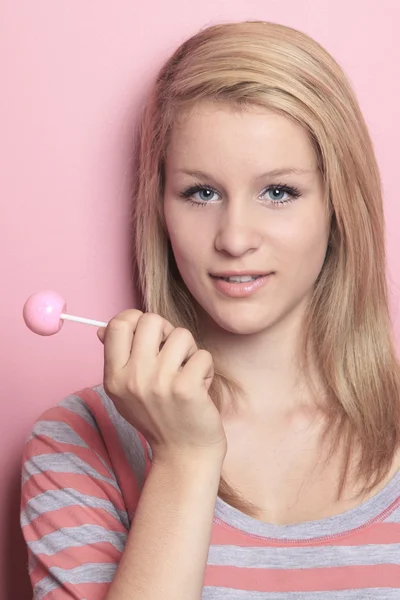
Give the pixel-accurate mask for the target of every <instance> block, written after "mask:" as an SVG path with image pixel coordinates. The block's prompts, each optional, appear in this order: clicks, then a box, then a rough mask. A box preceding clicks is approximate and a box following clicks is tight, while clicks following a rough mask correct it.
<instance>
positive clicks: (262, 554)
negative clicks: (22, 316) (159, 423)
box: [21, 385, 400, 600]
mask: <svg viewBox="0 0 400 600" xmlns="http://www.w3.org/2000/svg"><path fill="white" fill-rule="evenodd" d="M150 468H151V449H150V446H149V445H148V443H147V442H146V440H145V439H144V437H143V436H142V435H141V434H140V433H139V432H138V431H137V430H136V429H134V428H133V427H132V426H131V425H130V424H129V423H127V422H126V421H125V420H124V419H123V418H122V417H121V416H120V414H119V413H118V412H117V410H116V409H115V407H114V404H113V403H112V401H111V400H110V398H109V397H108V396H107V395H106V393H105V392H104V388H103V386H102V385H99V386H95V387H88V388H85V389H83V390H81V391H79V392H77V393H76V394H71V395H70V396H68V397H66V398H64V399H63V400H62V401H61V402H60V403H59V404H58V405H57V406H55V407H54V408H50V409H49V410H47V411H45V412H44V413H43V415H42V416H41V417H40V419H39V420H38V421H37V422H36V424H35V426H34V428H33V431H32V433H31V435H30V436H29V438H28V440H27V442H26V446H25V450H24V457H23V469H22V497H21V527H22V532H23V535H24V538H25V541H26V543H27V547H28V554H29V574H30V578H31V582H32V585H33V588H34V598H35V599H36V600H42V599H45V600H67V599H68V600H71V599H74V600H78V599H79V600H84V599H86V600H100V599H101V598H104V597H105V595H106V592H107V589H108V587H109V585H110V582H111V581H112V580H113V577H114V574H115V571H116V569H117V565H118V562H119V560H120V558H121V555H122V552H123V550H124V545H125V542H126V539H127V535H128V531H129V528H130V524H131V522H132V518H133V517H134V513H135V508H136V506H137V503H138V499H139V497H140V492H141V489H142V487H143V484H144V481H145V479H146V476H147V474H148V472H149V469H150ZM202 599H203V600H222V599H224V600H227V599H231V600H244V599H246V600H369V599H370V600H372V599H373V600H400V472H398V473H397V475H395V477H394V478H393V479H392V480H391V481H390V482H389V483H388V484H387V485H386V486H385V487H384V488H383V489H382V490H381V491H380V492H379V493H377V494H376V495H375V496H374V497H372V498H370V499H368V500H366V501H365V502H364V503H362V504H361V505H360V506H358V507H356V508H353V509H351V510H348V511H346V512H344V513H342V514H340V515H337V516H333V517H330V518H325V519H321V520H317V521H311V522H308V523H300V524H296V525H272V524H268V523H264V522H261V521H258V520H256V519H254V518H252V517H250V516H248V515H246V514H244V513H242V512H240V511H239V510H237V509H235V508H233V507H232V506H230V505H229V504H227V503H226V502H224V501H223V500H222V499H221V498H219V497H217V499H216V506H215V515H214V520H213V526H212V537H211V543H210V548H209V554H208V560H207V567H206V573H205V579H204V587H203V595H202Z"/></svg>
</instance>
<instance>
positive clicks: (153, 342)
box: [129, 313, 175, 365]
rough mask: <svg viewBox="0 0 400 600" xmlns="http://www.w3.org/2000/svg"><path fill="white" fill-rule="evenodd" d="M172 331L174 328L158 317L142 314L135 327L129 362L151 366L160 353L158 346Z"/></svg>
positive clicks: (153, 314)
mask: <svg viewBox="0 0 400 600" xmlns="http://www.w3.org/2000/svg"><path fill="white" fill-rule="evenodd" d="M174 329H175V328H174V326H173V325H172V324H171V323H170V322H169V321H167V319H164V318H163V317H161V316H160V315H158V314H156V313H144V314H143V315H142V316H141V317H140V319H139V321H138V323H137V326H136V330H135V336H134V340H133V344H132V351H131V356H130V359H129V362H130V363H131V364H139V361H140V362H141V363H142V364H145V365H146V364H152V363H153V362H154V359H155V358H156V357H157V356H158V354H159V352H160V345H161V344H162V343H164V342H165V341H166V340H167V338H168V336H169V335H170V334H171V333H172V331H173V330H174Z"/></svg>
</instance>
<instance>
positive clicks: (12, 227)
mask: <svg viewBox="0 0 400 600" xmlns="http://www.w3.org/2000/svg"><path fill="white" fill-rule="evenodd" d="M245 19H263V20H270V21H276V22H280V23H283V24H286V25H290V26H293V27H296V28H298V29H301V30H303V31H305V32H306V33H308V34H310V35H311V36H312V37H314V38H315V39H316V40H318V41H319V42H321V43H322V44H323V45H324V46H325V47H326V48H327V49H328V50H329V51H330V52H331V53H332V54H333V55H334V56H335V58H336V59H337V60H338V61H339V62H340V64H341V65H342V66H343V67H344V69H345V70H346V72H347V73H348V75H349V77H350V78H351V80H352V82H353V85H354V87H355V89H356V92H357V95H358V98H359V101H360V104H361V107H362V109H363V112H364V114H365V117H366V119H367V122H368V125H369V127H370V131H371V134H372V136H373V140H374V143H375V148H376V153H377V157H378V161H379V164H380V168H381V173H382V179H383V184H384V200H385V213H386V219H387V244H388V262H389V274H390V289H391V294H392V295H391V299H392V307H393V318H394V321H395V329H396V339H397V347H399V341H400V326H399V318H398V317H397V313H398V304H399V298H400V292H399V285H400V260H399V249H400V239H399V236H398V231H397V229H398V224H399V222H400V201H399V190H400V187H399V183H398V180H397V176H398V174H399V139H400V119H399V109H398V105H399V98H400V95H399V81H400V78H399V76H398V61H399V57H400V39H399V36H398V29H399V24H400V8H399V4H398V2H397V0H380V1H379V2H374V3H366V2H363V1H361V0H358V1H357V2H349V1H348V0H335V1H333V0H331V1H326V0H325V1H324V2H323V1H321V0H301V2H299V1H298V0H258V1H257V0H202V2H183V1H182V0H173V1H172V2H162V1H161V0H158V1H155V0H147V1H146V2H140V3H139V2H137V1H132V0H118V1H115V2H105V1H99V0H85V1H84V2H71V0H58V1H57V2H54V1H53V0H35V1H30V0H25V1H23V0H22V1H21V0H20V1H19V2H15V0H3V1H2V3H1V5H0V61H1V64H0V67H1V73H2V84H1V90H2V91H1V94H0V103H1V110H0V120H1V128H0V131H1V138H0V139H1V142H0V144H1V162H0V165H1V167H0V168H1V177H0V186H1V200H0V234H1V235H0V269H1V271H0V272H1V274H2V284H3V290H4V292H3V295H2V298H1V311H0V315H1V316H0V318H1V345H0V354H1V362H0V364H1V379H0V382H1V383H0V385H1V399H2V418H1V421H0V423H1V425H0V427H1V429H0V444H1V448H0V474H1V488H0V489H1V490H2V494H1V498H0V502H1V506H0V517H1V520H0V528H1V530H0V565H1V571H0V577H1V580H0V598H1V600H8V599H14V598H15V599H16V598H18V600H24V599H28V598H30V597H31V593H30V591H29V590H30V588H29V584H28V577H27V575H26V566H25V563H26V553H25V548H24V545H23V542H22V536H21V534H20V531H19V521H18V519H19V515H18V511H19V479H20V460H21V450H22V447H23V444H24V441H25V439H26V437H27V435H28V434H29V432H30V429H31V427H32V425H33V423H34V421H35V419H36V418H38V417H39V415H40V414H41V412H42V411H43V410H45V409H46V408H47V407H49V406H51V405H53V404H55V403H57V402H59V401H60V400H61V399H62V398H63V397H65V396H66V395H67V394H69V393H71V392H73V391H76V390H78V389H79V388H81V387H84V386H88V385H95V384H96V383H99V382H100V381H101V379H102V358H103V357H102V345H101V344H100V342H99V341H98V340H97V337H96V329H95V328H93V327H90V326H87V325H86V326H85V325H82V324H78V323H65V324H64V327H63V329H62V330H61V332H60V333H59V334H58V335H56V336H53V337H40V336H37V335H34V334H33V333H31V332H30V331H29V330H28V329H27V328H26V327H25V325H24V323H23V320H22V307H23V304H24V302H25V300H26V299H27V298H28V296H30V295H31V294H32V293H33V292H35V291H38V290H42V289H46V288H50V289H54V290H57V291H58V292H59V293H61V294H62V295H63V296H64V298H65V299H66V300H67V303H68V311H69V312H70V313H71V314H77V315H79V316H86V317H89V318H93V319H99V320H104V321H107V320H109V319H110V318H111V317H112V316H113V315H114V314H116V313H117V312H119V311H120V310H123V309H125V308H128V307H132V306H135V291H134V289H133V286H132V284H131V278H130V272H129V257H128V253H129V231H128V229H127V215H128V213H129V192H130V186H131V180H132V168H131V165H132V132H133V124H134V120H135V113H136V110H137V107H138V104H139V102H140V101H141V99H142V97H143V93H144V92H145V90H146V88H147V85H148V83H149V81H150V78H151V77H152V75H153V74H154V72H155V70H156V69H157V68H158V67H159V66H160V65H161V63H162V61H163V60H164V58H166V57H167V55H168V54H169V53H170V52H171V51H172V50H173V49H174V48H175V47H176V46H177V45H178V44H179V43H180V42H181V41H183V39H185V38H186V37H188V36H189V35H192V34H193V33H195V32H196V31H197V30H198V29H199V28H201V27H204V26H207V25H209V24H213V23H217V22H222V21H239V20H245Z"/></svg>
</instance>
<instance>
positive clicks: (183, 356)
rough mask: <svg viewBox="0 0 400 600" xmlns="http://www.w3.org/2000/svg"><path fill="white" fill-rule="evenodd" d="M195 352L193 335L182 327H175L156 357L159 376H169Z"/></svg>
mask: <svg viewBox="0 0 400 600" xmlns="http://www.w3.org/2000/svg"><path fill="white" fill-rule="evenodd" d="M195 352H197V346H196V342H195V341H194V338H193V335H192V334H191V333H190V331H188V329H184V328H183V327H175V329H174V330H173V331H172V332H171V333H170V334H169V336H168V338H167V340H166V341H165V344H164V346H163V348H162V350H160V353H159V355H158V361H159V368H160V374H161V373H162V374H163V375H166V376H171V375H173V374H176V373H177V371H179V370H180V368H181V367H183V365H184V364H185V363H186V362H187V361H188V360H189V358H190V357H191V356H193V354H194V353H195Z"/></svg>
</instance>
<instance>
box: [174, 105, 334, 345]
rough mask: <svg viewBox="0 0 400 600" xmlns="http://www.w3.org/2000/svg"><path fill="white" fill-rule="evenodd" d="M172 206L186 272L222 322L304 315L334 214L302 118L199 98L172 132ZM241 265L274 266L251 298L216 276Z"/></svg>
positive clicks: (249, 323)
mask: <svg viewBox="0 0 400 600" xmlns="http://www.w3.org/2000/svg"><path fill="white" fill-rule="evenodd" d="M289 169H290V170H291V172H289V171H288V170H289ZM277 170H279V171H281V172H280V173H277V172H276V173H275V174H268V172H269V171H277ZM294 170H296V172H295V171H294ZM200 172H201V173H200ZM198 184H201V185H202V186H204V187H203V189H199V188H197V187H196V186H197V185H198ZM279 186H285V187H279ZM184 194H186V196H187V197H184ZM164 214H165V219H166V224H167V229H168V233H169V237H170V240H171V245H172V250H173V253H174V256H175V260H176V263H177V266H178V269H179V271H180V273H181V276H182V279H183V281H184V282H185V284H186V286H187V288H188V289H189V291H190V292H191V294H192V296H193V297H194V298H195V300H196V301H197V303H198V304H199V305H200V307H201V308H202V309H203V310H204V311H205V313H207V314H208V315H209V316H210V317H211V318H212V319H213V321H214V323H216V324H217V325H219V326H220V327H221V328H223V329H224V330H226V331H230V332H232V333H239V334H241V333H242V334H244V333H247V334H249V333H256V332H260V331H261V330H265V329H267V328H269V327H271V326H272V325H274V324H276V323H278V322H280V321H282V320H284V319H286V318H287V317H288V316H289V315H293V314H298V315H299V318H301V314H302V311H303V310H304V309H305V307H306V303H307V301H308V298H309V295H310V292H311V290H312V288H313V285H314V283H315V280H316V279H317V277H318V274H319V272H320V270H321V267H322V265H323V262H324V258H325V254H326V249H327V243H328V236H329V218H328V215H327V211H326V210H325V206H324V200H323V182H322V177H321V174H320V172H319V171H318V169H317V161H316V157H315V154H314V151H313V148H312V146H311V143H310V140H309V138H308V136H307V134H306V132H305V130H304V129H303V128H302V127H301V126H300V125H299V124H297V123H295V122H293V121H292V120H290V119H288V118H286V117H284V116H282V115H279V114H277V113H274V112H272V111H267V110H264V109H261V108H252V109H251V110H248V111H247V112H244V111H243V112H239V111H233V110H232V109H229V108H228V107H224V106H221V105H219V106H216V105H213V104H211V103H202V104H199V105H197V107H196V109H195V110H193V111H191V112H190V113H188V114H187V115H186V116H185V118H184V119H183V120H182V121H181V124H180V126H179V127H176V128H175V129H174V130H173V131H172V132H171V141H170V146H169V149H168V155H167V160H166V165H165V194H164ZM239 270H240V271H244V272H250V271H254V270H257V271H260V272H262V273H272V274H271V275H269V276H268V277H267V279H266V280H265V281H266V283H265V285H263V286H262V287H260V288H259V289H258V290H257V291H256V292H253V293H252V294H250V295H249V296H245V297H230V296H226V295H225V294H223V293H221V291H220V290H219V289H218V288H217V287H216V285H215V280H214V279H213V278H212V277H211V275H210V273H221V272H223V273H224V272H226V271H239Z"/></svg>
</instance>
